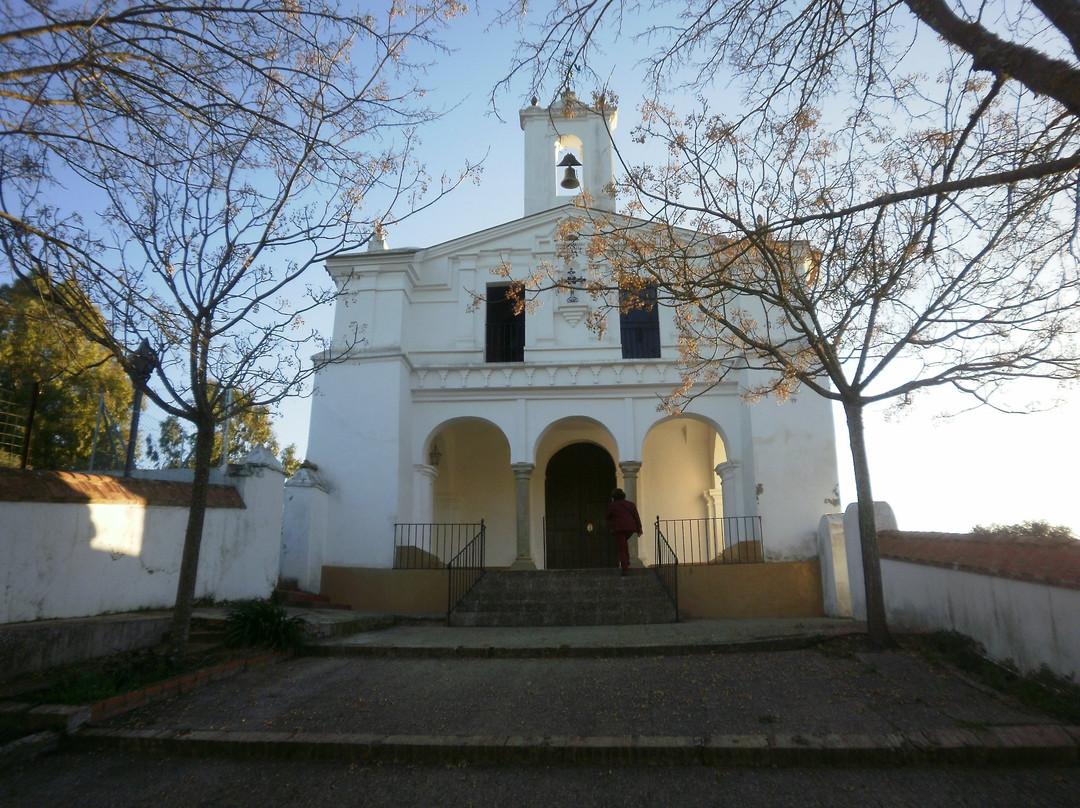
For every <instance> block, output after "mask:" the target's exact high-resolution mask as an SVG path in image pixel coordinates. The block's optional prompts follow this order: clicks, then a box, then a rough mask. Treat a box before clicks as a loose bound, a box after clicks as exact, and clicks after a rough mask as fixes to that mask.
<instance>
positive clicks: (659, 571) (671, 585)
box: [653, 516, 679, 623]
mask: <svg viewBox="0 0 1080 808" xmlns="http://www.w3.org/2000/svg"><path fill="white" fill-rule="evenodd" d="M653 570H654V571H655V572H656V577H657V578H658V579H659V580H660V583H661V584H663V586H664V589H666V590H667V593H668V597H670V598H671V603H672V605H674V606H675V622H676V623H677V622H679V557H678V556H677V555H675V551H674V550H672V549H671V545H670V544H668V540H667V539H666V538H664V534H663V532H662V531H661V530H660V517H659V516H657V517H656V566H655V567H653Z"/></svg>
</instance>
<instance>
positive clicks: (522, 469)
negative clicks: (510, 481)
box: [510, 463, 536, 480]
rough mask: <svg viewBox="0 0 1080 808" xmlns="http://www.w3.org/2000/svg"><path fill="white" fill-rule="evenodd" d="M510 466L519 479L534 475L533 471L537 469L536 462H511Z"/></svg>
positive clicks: (526, 478)
mask: <svg viewBox="0 0 1080 808" xmlns="http://www.w3.org/2000/svg"><path fill="white" fill-rule="evenodd" d="M510 468H511V469H512V470H513V472H514V477H516V478H517V479H519V480H528V479H529V478H530V477H532V473H533V471H534V470H535V469H536V464H535V463H511V464H510Z"/></svg>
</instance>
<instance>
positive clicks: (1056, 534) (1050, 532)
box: [971, 519, 1076, 539]
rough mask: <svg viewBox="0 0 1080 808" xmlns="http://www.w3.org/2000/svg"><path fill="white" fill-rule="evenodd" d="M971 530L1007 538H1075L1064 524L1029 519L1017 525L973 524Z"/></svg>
mask: <svg viewBox="0 0 1080 808" xmlns="http://www.w3.org/2000/svg"><path fill="white" fill-rule="evenodd" d="M971 532H972V533H973V534H974V535H976V536H1002V537H1004V538H1009V539H1023V538H1029V537H1033V538H1037V539H1075V538H1076V535H1075V534H1074V533H1073V532H1072V530H1070V529H1069V528H1068V527H1066V526H1065V525H1051V524H1050V523H1049V522H1044V521H1041V520H1032V519H1029V520H1027V521H1026V522H1021V523H1019V524H1017V525H990V527H984V526H982V525H975V527H973V528H972V529H971Z"/></svg>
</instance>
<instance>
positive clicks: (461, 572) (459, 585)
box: [446, 519, 487, 624]
mask: <svg viewBox="0 0 1080 808" xmlns="http://www.w3.org/2000/svg"><path fill="white" fill-rule="evenodd" d="M486 549H487V528H486V527H485V526H484V520H483V519H481V520H480V532H479V533H477V534H476V535H475V536H474V537H473V539H472V541H470V542H469V543H468V544H466V545H465V546H464V547H462V548H461V550H460V551H459V552H458V554H457V555H455V556H454V557H453V558H452V559H450V561H449V562H447V564H446V571H447V576H446V578H447V592H446V622H447V624H449V623H450V615H451V614H452V613H453V611H454V609H455V608H456V607H457V605H458V604H459V603H461V601H462V600H464V599H465V596H466V595H468V594H469V592H470V591H471V590H472V588H473V587H474V586H476V584H477V582H479V580H480V579H481V578H483V577H484V559H485V552H486Z"/></svg>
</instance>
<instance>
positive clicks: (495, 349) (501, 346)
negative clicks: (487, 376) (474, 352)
mask: <svg viewBox="0 0 1080 808" xmlns="http://www.w3.org/2000/svg"><path fill="white" fill-rule="evenodd" d="M486 337H487V342H486V345H485V349H484V361H485V362H523V361H525V321H524V320H521V321H516V320H515V321H512V322H505V323H488V324H487V329H486Z"/></svg>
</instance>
